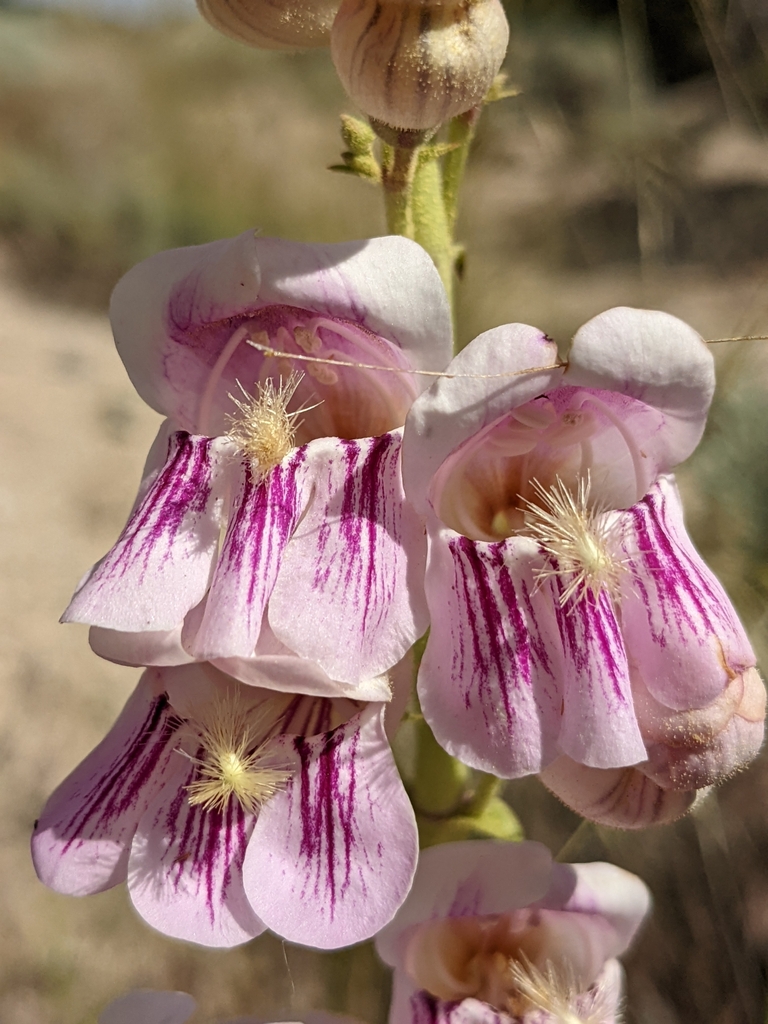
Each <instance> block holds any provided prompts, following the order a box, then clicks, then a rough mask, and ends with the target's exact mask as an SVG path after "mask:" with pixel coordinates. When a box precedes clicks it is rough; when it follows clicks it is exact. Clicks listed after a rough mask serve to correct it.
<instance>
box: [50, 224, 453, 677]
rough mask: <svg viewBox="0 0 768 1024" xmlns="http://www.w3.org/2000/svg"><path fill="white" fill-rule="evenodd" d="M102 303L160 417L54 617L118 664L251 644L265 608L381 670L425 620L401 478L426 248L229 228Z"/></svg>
mask: <svg viewBox="0 0 768 1024" xmlns="http://www.w3.org/2000/svg"><path fill="white" fill-rule="evenodd" d="M111 319H112V326H113V330H114V334H115V340H116V343H117V348H118V351H119V353H120V355H121V357H122V359H123V362H124V363H125V366H126V369H127V370H128V373H129V375H130V377H131V380H132V381H133V383H134V385H135V387H136V389H137V391H138V392H139V394H140V395H141V396H142V398H143V399H144V400H145V401H146V402H148V403H149V404H150V405H151V406H152V407H153V408H154V409H157V410H158V411H159V412H161V413H163V414H164V415H165V416H166V417H167V418H168V419H167V421H166V422H165V423H164V424H163V426H162V427H161V430H160V434H159V436H158V438H157V441H156V443H155V445H154V447H153V449H152V451H151V453H150V456H149V459H148V462H147V466H146V470H145V476H144V479H143V481H142V484H141V488H140V491H139V496H138V498H137V501H136V505H135V507H134V511H133V513H132V514H131V516H130V519H129V521H128V523H127V525H126V527H125V529H124V530H123V533H122V534H121V536H120V538H119V539H118V541H117V543H116V544H115V546H114V547H113V548H112V550H111V551H110V552H109V553H108V554H107V555H106V556H105V557H104V558H103V559H102V560H101V561H100V562H99V563H97V565H96V566H94V568H93V569H92V570H91V572H90V573H89V574H88V575H87V576H86V577H85V579H84V580H83V581H82V583H81V584H80V586H79V588H78V590H77V592H76V594H75V596H74V598H73V600H72V602H71V604H70V606H69V608H68V609H67V611H66V612H65V615H64V619H65V620H66V621H75V622H87V623H89V624H91V625H93V626H94V627H96V629H95V630H94V631H93V637H92V643H93V647H94V649H95V650H96V651H97V653H99V654H101V655H103V656H104V657H109V658H113V659H115V660H118V661H124V662H128V663H131V664H154V665H164V664H165V665H169V664H180V663H184V662H188V661H191V660H201V661H205V660H208V661H214V662H215V661H218V660H219V659H227V658H239V659H242V658H246V659H247V658H251V657H253V656H254V654H255V652H256V645H257V643H258V641H259V638H260V635H261V633H262V626H263V623H264V622H265V621H268V623H269V626H270V627H271V629H272V631H273V633H274V636H275V637H276V638H277V640H278V641H279V642H280V644H282V645H283V648H284V649H287V650H289V651H290V652H296V653H298V654H299V655H301V656H302V657H306V658H311V659H313V660H314V661H316V662H317V663H318V664H319V665H321V666H322V668H323V670H324V671H325V672H327V673H328V674H329V675H330V676H332V677H333V678H334V679H337V680H340V681H344V682H347V683H350V684H356V683H359V682H361V681H363V680H367V679H370V678H372V677H374V676H376V675H379V674H380V673H382V672H385V671H387V670H388V669H389V668H390V667H391V666H392V665H394V664H395V663H396V662H397V661H399V659H400V658H401V657H402V656H403V655H404V654H405V652H406V651H407V650H408V648H409V647H410V646H411V644H412V643H413V642H414V641H415V640H416V639H417V637H418V636H420V635H421V634H422V633H423V631H424V629H425V628H426V625H427V613H426V607H425V602H424V595H423V572H424V558H425V542H424V535H423V526H422V523H421V521H420V519H419V518H418V516H416V514H415V513H414V512H413V510H412V509H410V507H409V506H408V505H407V504H406V503H405V502H404V499H403V490H402V483H401V476H400V445H401V436H402V429H401V428H402V426H403V423H404V421H405V417H406V414H407V412H408V409H409V408H410V406H411V404H412V402H413V400H414V399H415V398H416V396H417V395H418V394H419V392H420V391H421V390H422V388H423V387H424V381H425V379H426V378H424V377H419V376H417V375H414V374H413V373H412V372H411V371H412V370H414V369H428V370H442V369H443V368H444V366H445V364H446V362H447V361H448V359H449V358H450V346H451V328H450V316H449V311H448V304H447V300H446V297H445V293H444V290H443V288H442V285H441V283H440V279H439V276H438V274H437V271H436V270H435V268H434V266H433V264H432V262H431V260H430V259H429V257H428V256H427V255H426V253H425V252H424V251H423V250H422V249H421V248H420V247H419V246H417V245H416V244H415V243H413V242H410V241H408V240H407V239H404V238H397V237H391V238H380V239H369V240H367V241H364V242H355V243H344V244H340V245H302V244H299V243H294V242H285V241H281V240H279V239H273V238H259V237H257V236H256V235H255V234H254V233H253V232H246V233H245V234H243V235H240V236H239V237H237V238H234V239H227V240H224V241H220V242H212V243H210V244H208V245H202V246H197V247H194V248H190V249H177V250H172V251H170V252H164V253H160V254H158V255H156V256H153V257H151V258H150V259H148V260H146V261H145V262H144V263H141V264H139V265H138V266H137V267H134V268H133V270H131V271H130V272H129V273H128V274H127V275H126V276H125V277H124V278H123V279H122V281H121V282H120V283H119V284H118V286H117V288H116V289H115V292H114V295H113V298H112V307H111ZM254 345H255V346H257V347H254ZM258 346H261V347H258ZM270 353H275V354H270ZM277 353H280V354H277ZM312 360H316V361H312ZM345 363H346V364H354V365H351V366H350V365H344V364H345ZM359 364H363V366H367V367H368V368H367V369H366V368H363V366H361V365H359ZM220 538H223V539H220ZM265 613H266V618H265Z"/></svg>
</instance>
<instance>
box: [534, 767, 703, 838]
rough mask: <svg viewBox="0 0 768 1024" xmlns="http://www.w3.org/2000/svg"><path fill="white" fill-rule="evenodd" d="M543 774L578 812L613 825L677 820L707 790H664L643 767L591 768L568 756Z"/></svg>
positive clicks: (641, 825) (643, 825)
mask: <svg viewBox="0 0 768 1024" xmlns="http://www.w3.org/2000/svg"><path fill="white" fill-rule="evenodd" d="M539 777H540V779H541V781H542V782H543V783H544V785H545V786H546V787H547V789H549V790H550V791H551V792H552V793H554V794H555V796H556V797H559V798H560V799H561V800H562V801H563V803H564V804H566V805H567V806H568V807H570V808H572V809H573V810H574V811H576V813H577V814H580V815H581V816H582V817H583V818H587V819H588V820H589V821H595V822H597V823H598V824H600V825H609V826H610V827H611V828H627V829H635V828H646V827H647V826H648V825H657V824H658V825H661V824H665V823H666V822H670V821H675V820H676V819H677V818H681V817H682V816H683V815H684V814H685V813H686V811H688V810H690V808H691V807H692V806H693V804H694V802H695V800H696V799H697V797H698V796H699V794H700V793H701V792H703V791H702V790H696V789H692V790H687V791H676V790H670V789H662V788H661V786H659V785H658V783H656V782H654V781H653V780H651V779H649V778H647V777H646V776H645V775H644V774H643V772H642V771H641V770H640V769H639V768H589V767H587V766H586V765H582V764H578V763H577V762H576V761H573V760H571V758H570V757H565V756H563V757H559V758H558V759H557V760H556V761H553V763H552V764H550V765H548V766H547V767H546V768H545V769H544V770H543V771H542V772H541V774H540V776H539Z"/></svg>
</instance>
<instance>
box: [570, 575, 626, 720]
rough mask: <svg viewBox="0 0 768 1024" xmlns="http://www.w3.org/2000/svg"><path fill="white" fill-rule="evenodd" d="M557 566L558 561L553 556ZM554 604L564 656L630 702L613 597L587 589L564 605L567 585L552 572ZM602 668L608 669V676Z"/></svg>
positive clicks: (597, 683)
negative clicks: (596, 594) (596, 659)
mask: <svg viewBox="0 0 768 1024" xmlns="http://www.w3.org/2000/svg"><path fill="white" fill-rule="evenodd" d="M551 561H552V564H553V566H554V568H555V569H557V564H556V562H555V560H554V559H552V560H551ZM550 579H551V583H552V585H553V590H554V591H555V593H554V594H553V598H554V608H555V615H556V618H557V625H558V629H559V631H560V638H561V640H562V643H563V649H564V651H565V656H566V658H568V659H569V660H570V661H572V662H573V664H574V666H575V668H576V671H577V673H578V674H579V675H580V676H582V677H584V678H586V679H587V680H588V682H589V685H590V686H599V687H601V689H602V690H603V692H604V693H606V696H607V695H608V694H607V691H606V683H609V684H610V690H611V692H612V694H613V696H614V697H615V698H616V699H617V700H618V701H619V703H621V704H625V705H626V704H629V703H630V702H631V701H630V699H629V697H628V692H627V693H625V689H626V690H627V691H628V680H629V675H628V669H627V661H626V652H625V650H624V639H623V637H622V635H621V630H620V629H619V624H618V622H617V620H616V613H615V611H614V608H613V602H612V600H611V597H610V595H609V594H608V593H606V592H605V591H601V592H600V594H599V595H598V596H597V598H595V596H594V594H592V592H591V591H589V590H587V591H586V593H585V594H584V596H583V597H581V598H579V599H578V600H575V599H574V600H569V601H567V602H566V603H565V605H563V606H562V607H561V605H560V601H559V598H560V595H561V593H562V591H563V590H564V589H565V581H564V580H561V578H560V577H559V576H552V577H551V578H550ZM594 653H597V654H598V657H599V667H600V671H599V673H597V677H595V671H594V670H595V668H596V667H597V666H596V665H595V660H594V657H593V655H594ZM603 670H607V673H608V679H606V678H605V676H604V672H603Z"/></svg>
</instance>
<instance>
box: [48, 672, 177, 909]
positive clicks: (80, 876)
mask: <svg viewBox="0 0 768 1024" xmlns="http://www.w3.org/2000/svg"><path fill="white" fill-rule="evenodd" d="M156 679H157V677H156V675H155V674H154V673H149V672H147V673H145V674H144V676H142V679H141V681H140V682H139V685H138V687H137V688H136V690H134V692H133V694H132V695H131V697H130V699H129V700H128V703H127V704H126V706H125V707H124V708H123V711H122V712H121V714H120V717H119V718H118V719H117V721H116V722H115V724H114V726H113V727H112V729H111V730H110V731H109V733H108V734H107V736H106V737H105V738H104V740H102V742H101V743H100V744H99V745H98V746H97V747H96V748H95V749H94V750H93V751H91V753H90V754H89V755H88V757H86V759H85V760H84V761H83V762H82V763H81V764H80V765H78V767H77V768H75V770H74V771H73V772H72V774H71V775H69V776H68V777H67V778H66V779H65V780H64V782H62V783H61V785H60V786H59V787H58V789H56V790H55V792H54V793H53V795H52V796H51V797H50V799H49V800H48V803H47V804H46V805H45V808H44V810H43V813H42V814H41V815H40V819H39V821H38V823H37V826H36V830H35V834H34V836H33V838H32V859H33V861H34V865H35V870H36V871H37V874H38V876H39V877H40V879H41V881H43V882H44V883H45V884H46V885H48V886H50V887H51V888H52V889H55V890H56V891H57V892H62V893H66V894H68V895H71V896H82V895H86V894H88V893H94V892H101V891H102V890H104V889H109V888H110V887H111V886H113V885H117V884H118V883H119V882H122V881H124V879H125V874H126V865H127V862H128V850H129V848H130V844H131V841H132V839H133V835H134V832H135V831H136V827H137V825H138V823H139V820H140V818H141V816H142V815H143V813H144V811H145V810H146V808H147V806H148V804H149V803H150V801H151V800H152V799H153V797H154V796H155V794H156V793H157V792H158V790H159V789H160V787H161V786H163V785H164V783H165V782H166V780H168V779H173V777H174V775H175V773H176V771H177V769H178V768H180V767H183V764H184V762H183V761H182V760H181V758H180V757H179V756H178V755H176V754H175V753H174V747H175V744H176V736H175V730H174V727H173V723H172V715H171V712H170V709H169V706H168V700H167V698H166V696H165V694H164V693H163V692H162V689H161V686H160V685H159V684H158V683H157V682H156Z"/></svg>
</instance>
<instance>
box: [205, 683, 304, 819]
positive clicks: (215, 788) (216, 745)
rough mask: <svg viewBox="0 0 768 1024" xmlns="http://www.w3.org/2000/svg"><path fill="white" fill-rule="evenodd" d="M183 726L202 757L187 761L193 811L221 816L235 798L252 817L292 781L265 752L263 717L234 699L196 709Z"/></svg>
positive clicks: (224, 698) (288, 773) (287, 772)
mask: <svg viewBox="0 0 768 1024" xmlns="http://www.w3.org/2000/svg"><path fill="white" fill-rule="evenodd" d="M187 725H188V726H189V727H190V728H191V729H192V730H193V732H194V734H195V736H196V738H197V740H198V741H199V744H200V747H201V748H202V754H201V756H199V757H191V758H190V760H191V761H192V762H193V763H194V764H196V765H197V768H198V774H197V778H196V780H195V781H194V782H192V783H190V784H189V785H188V786H187V787H186V790H187V794H188V799H189V802H190V804H192V805H193V806H194V805H196V804H199V805H200V806H202V808H203V809H204V810H206V811H223V810H224V809H225V807H226V806H227V804H228V802H229V800H230V798H231V797H234V798H235V799H236V800H237V801H238V803H239V804H240V806H241V807H242V808H243V810H244V811H246V812H247V813H249V814H255V813H256V812H257V811H258V810H259V808H260V807H261V806H262V805H263V804H265V803H266V802H267V800H269V799H270V798H271V797H273V796H274V795H275V793H277V792H279V790H281V789H282V788H283V786H284V785H285V783H286V782H287V781H288V779H289V778H290V775H291V773H290V772H289V771H286V770H285V769H284V768H281V767H280V766H278V765H276V764H275V763H274V760H272V759H271V755H270V754H269V753H267V752H266V750H265V746H266V745H265V743H264V742H263V736H264V732H265V729H264V722H263V716H260V715H259V714H258V712H254V711H253V709H250V708H248V707H247V706H246V705H244V704H243V702H242V701H241V700H239V699H238V698H237V697H236V696H227V697H222V698H217V699H216V700H214V701H212V702H211V703H210V704H208V705H206V706H205V707H203V708H201V709H200V710H196V711H195V714H194V718H192V719H190V720H189V721H188V722H187Z"/></svg>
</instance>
